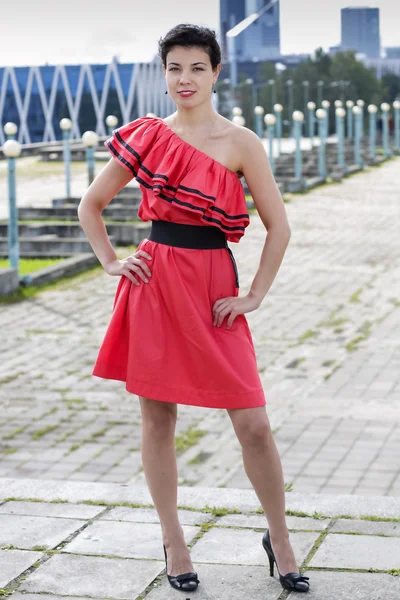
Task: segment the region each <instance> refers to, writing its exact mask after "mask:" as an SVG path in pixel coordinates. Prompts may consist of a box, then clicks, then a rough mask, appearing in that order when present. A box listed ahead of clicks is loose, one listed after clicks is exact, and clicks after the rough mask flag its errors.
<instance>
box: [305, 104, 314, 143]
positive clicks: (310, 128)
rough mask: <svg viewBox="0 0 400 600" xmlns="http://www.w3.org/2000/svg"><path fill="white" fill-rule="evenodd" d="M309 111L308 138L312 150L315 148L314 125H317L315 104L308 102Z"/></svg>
mask: <svg viewBox="0 0 400 600" xmlns="http://www.w3.org/2000/svg"><path fill="white" fill-rule="evenodd" d="M307 109H308V137H309V138H310V142H311V148H312V147H313V146H314V125H315V119H314V111H315V109H316V105H315V102H308V104H307Z"/></svg>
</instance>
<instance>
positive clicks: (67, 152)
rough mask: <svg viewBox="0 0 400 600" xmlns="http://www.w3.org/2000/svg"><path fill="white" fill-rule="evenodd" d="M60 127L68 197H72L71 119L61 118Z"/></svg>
mask: <svg viewBox="0 0 400 600" xmlns="http://www.w3.org/2000/svg"><path fill="white" fill-rule="evenodd" d="M60 129H61V131H62V132H63V154H64V169H65V190H66V197H67V198H71V149H70V146H69V132H70V131H71V129H72V121H71V119H61V121H60Z"/></svg>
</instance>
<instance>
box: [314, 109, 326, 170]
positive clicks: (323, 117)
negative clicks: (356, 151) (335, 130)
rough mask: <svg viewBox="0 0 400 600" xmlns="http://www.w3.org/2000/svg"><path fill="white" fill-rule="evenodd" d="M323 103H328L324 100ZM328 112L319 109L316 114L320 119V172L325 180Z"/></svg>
mask: <svg viewBox="0 0 400 600" xmlns="http://www.w3.org/2000/svg"><path fill="white" fill-rule="evenodd" d="M323 102H328V101H327V100H323ZM326 114H327V113H326V110H325V109H324V108H319V109H318V110H317V112H316V113H315V115H316V117H317V119H318V136H319V152H318V172H319V176H320V177H322V178H323V179H325V178H326V160H325V136H326V131H327V130H326V118H327V116H326Z"/></svg>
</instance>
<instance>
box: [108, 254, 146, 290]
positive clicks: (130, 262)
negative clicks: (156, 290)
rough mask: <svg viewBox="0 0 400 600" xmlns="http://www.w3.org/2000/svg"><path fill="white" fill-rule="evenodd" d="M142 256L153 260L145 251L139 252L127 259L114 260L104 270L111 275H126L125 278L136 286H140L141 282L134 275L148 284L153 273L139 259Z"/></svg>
mask: <svg viewBox="0 0 400 600" xmlns="http://www.w3.org/2000/svg"><path fill="white" fill-rule="evenodd" d="M140 256H143V258H146V259H148V260H152V257H151V256H150V254H147V252H143V250H138V251H137V252H135V253H134V254H132V255H131V256H128V257H127V258H123V259H122V260H119V259H117V260H114V261H113V262H111V263H109V264H108V265H106V266H105V267H104V270H105V271H106V273H108V274H109V275H125V277H127V278H128V279H130V280H131V281H132V283H134V284H135V285H140V282H139V281H138V280H137V279H136V277H135V276H134V275H136V276H137V277H139V278H140V279H142V280H143V281H144V282H145V283H148V279H147V277H151V271H150V269H149V267H148V266H147V264H146V263H145V262H144V261H143V260H140V258H138V257H140ZM146 275H147V277H146Z"/></svg>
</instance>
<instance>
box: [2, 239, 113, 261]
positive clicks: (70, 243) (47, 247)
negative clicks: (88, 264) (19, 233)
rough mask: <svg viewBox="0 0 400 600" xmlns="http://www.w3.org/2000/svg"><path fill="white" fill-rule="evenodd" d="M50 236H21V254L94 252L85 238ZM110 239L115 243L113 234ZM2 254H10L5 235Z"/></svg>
mask: <svg viewBox="0 0 400 600" xmlns="http://www.w3.org/2000/svg"><path fill="white" fill-rule="evenodd" d="M48 238H49V236H43V237H42V236H38V237H32V238H29V237H27V238H20V240H19V249H20V256H25V253H26V252H29V253H30V256H36V257H38V258H40V257H42V256H44V253H46V256H54V257H55V256H66V255H72V254H81V253H83V252H85V253H86V252H92V248H91V246H90V244H89V241H88V240H87V239H85V238H83V239H77V238H57V237H54V238H52V239H48ZM110 241H111V243H112V244H115V240H114V238H113V237H112V236H110ZM0 256H8V241H7V238H4V237H0Z"/></svg>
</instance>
